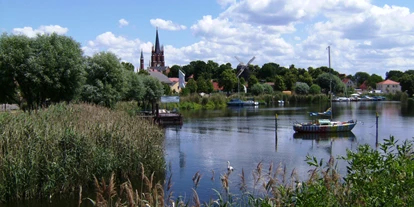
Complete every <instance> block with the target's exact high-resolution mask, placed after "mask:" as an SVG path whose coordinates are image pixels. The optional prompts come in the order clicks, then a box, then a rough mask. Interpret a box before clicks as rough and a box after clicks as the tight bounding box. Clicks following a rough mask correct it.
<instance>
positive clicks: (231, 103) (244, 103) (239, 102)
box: [227, 98, 259, 106]
mask: <svg viewBox="0 0 414 207" xmlns="http://www.w3.org/2000/svg"><path fill="white" fill-rule="evenodd" d="M258 105H259V102H257V101H253V100H247V101H242V100H240V99H238V98H235V99H231V100H230V101H229V102H227V106H258Z"/></svg>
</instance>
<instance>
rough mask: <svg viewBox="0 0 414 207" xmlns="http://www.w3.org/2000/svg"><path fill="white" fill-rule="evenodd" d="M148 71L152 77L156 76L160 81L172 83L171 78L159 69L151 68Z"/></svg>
mask: <svg viewBox="0 0 414 207" xmlns="http://www.w3.org/2000/svg"><path fill="white" fill-rule="evenodd" d="M148 72H149V74H150V76H151V77H154V78H156V79H158V80H159V81H161V83H167V84H171V83H172V81H170V79H168V77H167V76H166V75H164V74H162V73H160V72H158V71H157V70H152V69H149V70H148Z"/></svg>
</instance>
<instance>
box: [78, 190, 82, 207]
mask: <svg viewBox="0 0 414 207" xmlns="http://www.w3.org/2000/svg"><path fill="white" fill-rule="evenodd" d="M81 204H82V186H81V185H79V200H78V207H80V206H81Z"/></svg>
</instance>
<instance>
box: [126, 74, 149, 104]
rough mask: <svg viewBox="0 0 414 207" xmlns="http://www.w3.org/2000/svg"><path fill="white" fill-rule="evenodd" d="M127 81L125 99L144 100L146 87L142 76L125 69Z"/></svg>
mask: <svg viewBox="0 0 414 207" xmlns="http://www.w3.org/2000/svg"><path fill="white" fill-rule="evenodd" d="M125 77H126V81H127V90H126V93H125V97H124V100H128V101H130V100H135V101H138V102H140V101H142V99H143V97H144V93H145V88H144V85H143V83H142V76H141V75H139V74H138V73H135V72H133V71H130V70H126V71H125Z"/></svg>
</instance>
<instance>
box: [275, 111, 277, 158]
mask: <svg viewBox="0 0 414 207" xmlns="http://www.w3.org/2000/svg"><path fill="white" fill-rule="evenodd" d="M275 149H276V152H277V114H276V115H275Z"/></svg>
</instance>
